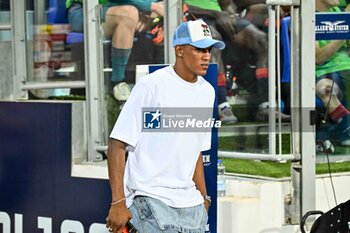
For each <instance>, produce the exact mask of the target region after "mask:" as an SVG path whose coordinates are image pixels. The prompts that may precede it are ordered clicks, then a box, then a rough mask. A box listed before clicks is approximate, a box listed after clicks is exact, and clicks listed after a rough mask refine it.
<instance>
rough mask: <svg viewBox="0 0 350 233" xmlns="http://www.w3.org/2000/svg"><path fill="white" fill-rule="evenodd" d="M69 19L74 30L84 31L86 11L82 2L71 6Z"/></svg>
mask: <svg viewBox="0 0 350 233" xmlns="http://www.w3.org/2000/svg"><path fill="white" fill-rule="evenodd" d="M67 19H68V23H69V26H70V28H71V30H72V31H73V32H84V13H83V6H82V5H81V4H80V3H75V4H74V5H73V6H71V7H70V8H69V10H68V12H67Z"/></svg>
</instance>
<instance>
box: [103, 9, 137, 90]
mask: <svg viewBox="0 0 350 233" xmlns="http://www.w3.org/2000/svg"><path fill="white" fill-rule="evenodd" d="M138 20H139V12H138V10H137V8H136V7H134V6H129V5H125V6H112V7H110V8H108V10H107V12H106V16H105V23H104V31H105V33H106V35H107V36H110V37H112V52H111V59H112V68H113V71H112V78H111V80H112V81H113V82H116V83H119V82H122V81H123V80H125V67H126V64H127V63H128V59H129V56H130V53H131V48H132V46H133V40H134V33H135V29H136V25H137V22H138Z"/></svg>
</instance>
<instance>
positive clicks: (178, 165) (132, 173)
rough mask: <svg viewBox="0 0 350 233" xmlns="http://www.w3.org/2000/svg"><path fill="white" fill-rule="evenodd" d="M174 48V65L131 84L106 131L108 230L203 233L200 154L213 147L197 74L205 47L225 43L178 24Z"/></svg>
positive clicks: (207, 95) (207, 90)
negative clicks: (129, 227)
mask: <svg viewBox="0 0 350 233" xmlns="http://www.w3.org/2000/svg"><path fill="white" fill-rule="evenodd" d="M173 46H174V48H175V55H176V62H175V65H174V66H167V67H165V68H163V69H160V70H157V71H155V72H153V73H151V74H149V75H147V76H145V77H143V78H142V79H141V80H140V81H139V82H138V83H137V84H136V85H135V87H134V88H133V90H132V93H131V95H130V97H129V98H128V100H127V102H126V103H125V105H124V107H123V109H122V111H121V113H120V115H119V117H118V120H117V122H116V123H115V126H114V128H113V130H112V132H111V134H110V142H109V147H108V171H109V179H110V186H111V191H112V202H111V207H110V210H109V214H108V217H107V224H106V226H107V228H108V230H109V231H110V232H114V233H117V232H122V230H123V228H124V226H126V224H127V223H128V224H129V223H131V224H132V225H133V226H134V227H135V228H136V229H137V230H138V232H140V233H157V232H167V233H170V232H192V233H197V232H198V233H201V232H205V226H206V224H207V220H208V215H207V211H208V208H209V205H210V197H209V196H208V195H207V190H206V186H205V179H204V168H203V160H202V153H201V152H202V151H205V150H208V149H210V147H211V127H212V126H213V125H212V124H205V123H203V122H207V123H208V122H209V123H211V120H213V119H212V112H213V105H214V98H215V92H214V89H213V87H212V86H211V85H210V84H209V83H208V82H207V81H206V80H205V79H204V78H203V77H202V76H204V75H205V74H206V72H207V69H208V65H209V60H210V51H211V49H212V48H216V49H223V48H224V47H225V44H224V43H223V42H221V41H218V40H214V39H213V38H212V36H211V32H210V30H209V27H208V25H207V24H206V23H205V22H204V21H202V20H196V21H189V22H186V23H183V24H181V25H180V26H179V27H178V28H177V29H176V32H175V34H174V38H173ZM146 109H151V110H147V111H146ZM203 110H204V111H203ZM199 112H201V114H200V115H201V117H202V119H203V121H202V122H196V121H200V120H198V118H200V117H198V116H197V115H198V114H199ZM196 114H197V115H196ZM193 115H196V116H195V117H194V118H192V119H186V118H187V117H190V116H193ZM166 118H167V120H166ZM208 125H211V126H208ZM205 126H206V127H205ZM126 150H128V153H129V154H128V158H127V162H126V163H125V152H126Z"/></svg>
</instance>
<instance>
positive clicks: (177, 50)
mask: <svg viewBox="0 0 350 233" xmlns="http://www.w3.org/2000/svg"><path fill="white" fill-rule="evenodd" d="M175 54H176V56H177V57H182V56H183V55H184V50H183V48H182V47H181V46H176V48H175Z"/></svg>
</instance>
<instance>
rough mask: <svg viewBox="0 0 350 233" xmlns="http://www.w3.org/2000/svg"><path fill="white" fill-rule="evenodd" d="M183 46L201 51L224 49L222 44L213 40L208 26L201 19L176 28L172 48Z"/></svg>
mask: <svg viewBox="0 0 350 233" xmlns="http://www.w3.org/2000/svg"><path fill="white" fill-rule="evenodd" d="M184 44H189V45H192V46H194V47H197V48H202V49H203V48H209V47H214V48H218V49H224V48H225V43H224V42H222V41H220V40H215V39H213V37H212V36H211V32H210V29H209V26H208V24H206V23H205V22H204V21H203V20H201V19H198V20H194V21H188V22H185V23H182V24H180V25H179V26H178V27H177V28H176V31H175V34H174V38H173V47H175V46H176V45H184Z"/></svg>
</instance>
